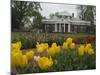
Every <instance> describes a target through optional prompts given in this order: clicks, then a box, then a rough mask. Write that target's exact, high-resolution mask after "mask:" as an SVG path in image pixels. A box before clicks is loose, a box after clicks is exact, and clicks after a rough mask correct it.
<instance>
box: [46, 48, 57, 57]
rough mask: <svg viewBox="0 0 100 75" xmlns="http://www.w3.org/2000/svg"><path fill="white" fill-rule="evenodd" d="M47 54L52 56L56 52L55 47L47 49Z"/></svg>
mask: <svg viewBox="0 0 100 75" xmlns="http://www.w3.org/2000/svg"><path fill="white" fill-rule="evenodd" d="M47 52H48V55H49V56H54V55H55V54H56V52H55V49H54V48H53V47H51V48H49V49H48V50H47Z"/></svg>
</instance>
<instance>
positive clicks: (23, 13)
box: [11, 0, 42, 31]
mask: <svg viewBox="0 0 100 75" xmlns="http://www.w3.org/2000/svg"><path fill="white" fill-rule="evenodd" d="M11 9H12V11H11V12H12V16H11V20H12V31H13V29H18V30H19V29H21V28H23V27H24V25H25V23H26V22H27V21H28V22H29V19H28V18H27V17H35V18H36V21H37V20H38V19H37V17H38V18H39V20H38V23H40V22H41V18H42V16H41V14H40V13H39V10H42V9H41V6H40V3H39V2H26V1H13V0H12V5H11Z"/></svg>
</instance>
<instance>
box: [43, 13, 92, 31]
mask: <svg viewBox="0 0 100 75" xmlns="http://www.w3.org/2000/svg"><path fill="white" fill-rule="evenodd" d="M43 25H44V31H46V32H87V31H88V28H89V26H90V21H84V20H80V19H77V18H75V17H74V13H73V14H70V13H68V12H59V13H58V15H57V16H53V18H49V19H43Z"/></svg>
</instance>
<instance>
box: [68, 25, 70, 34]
mask: <svg viewBox="0 0 100 75" xmlns="http://www.w3.org/2000/svg"><path fill="white" fill-rule="evenodd" d="M68 32H70V23H69V24H68Z"/></svg>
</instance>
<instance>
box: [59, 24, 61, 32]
mask: <svg viewBox="0 0 100 75" xmlns="http://www.w3.org/2000/svg"><path fill="white" fill-rule="evenodd" d="M59 32H61V24H59Z"/></svg>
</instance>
